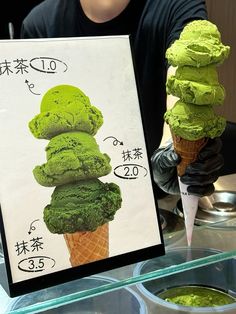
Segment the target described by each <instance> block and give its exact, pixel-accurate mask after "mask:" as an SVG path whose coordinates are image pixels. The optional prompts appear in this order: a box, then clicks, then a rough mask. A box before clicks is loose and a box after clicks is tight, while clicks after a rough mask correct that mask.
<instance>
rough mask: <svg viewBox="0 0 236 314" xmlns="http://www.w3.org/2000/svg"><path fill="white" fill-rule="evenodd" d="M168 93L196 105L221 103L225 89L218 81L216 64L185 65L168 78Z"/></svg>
mask: <svg viewBox="0 0 236 314" xmlns="http://www.w3.org/2000/svg"><path fill="white" fill-rule="evenodd" d="M166 87H167V93H168V94H172V95H174V96H177V97H179V98H180V99H181V100H182V101H184V102H187V103H192V104H196V105H221V104H223V102H224V99H225V89H224V87H223V86H222V85H221V84H219V82H218V74H217V70H216V67H215V66H205V67H201V68H197V67H191V66H183V67H179V68H177V69H176V72H175V75H172V76H170V77H169V78H168V80H167V84H166Z"/></svg>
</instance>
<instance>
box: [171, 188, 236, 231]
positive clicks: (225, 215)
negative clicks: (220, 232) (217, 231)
mask: <svg viewBox="0 0 236 314" xmlns="http://www.w3.org/2000/svg"><path fill="white" fill-rule="evenodd" d="M173 212H174V213H175V214H177V215H178V216H180V217H182V218H183V207H182V202H181V200H179V201H178V202H177V205H176V208H174V210H173ZM234 218H235V219H234ZM235 221H236V192H234V191H215V192H214V193H213V194H212V195H210V196H204V197H202V198H200V200H199V205H198V211H197V214H196V218H195V225H205V224H212V226H211V227H216V228H220V227H221V228H225V227H235V226H236V224H235Z"/></svg>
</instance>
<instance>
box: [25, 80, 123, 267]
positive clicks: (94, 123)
mask: <svg viewBox="0 0 236 314" xmlns="http://www.w3.org/2000/svg"><path fill="white" fill-rule="evenodd" d="M40 109H41V110H40V111H41V112H40V114H38V115H36V116H35V117H34V118H33V119H32V120H31V121H30V122H29V128H30V130H31V132H32V134H33V135H34V136H35V137H36V138H38V139H47V140H50V141H49V143H48V145H47V147H46V156H47V162H46V163H45V164H43V165H41V166H36V167H35V168H34V170H33V174H34V177H35V179H36V181H37V182H38V183H39V184H40V185H43V186H46V187H52V186H56V188H55V189H54V192H53V194H52V198H51V203H50V204H49V205H47V206H46V207H45V208H44V221H45V223H46V226H47V228H48V229H49V231H50V232H52V233H58V234H64V238H65V240H66V243H67V246H68V249H69V252H70V262H71V265H72V266H77V265H81V264H85V263H89V262H92V261H96V260H99V259H103V258H106V257H108V256H109V229H108V222H109V221H111V220H113V219H114V215H115V213H116V211H117V210H118V209H119V208H120V207H121V202H122V198H121V193H120V188H119V187H118V186H117V185H116V184H114V183H103V182H102V181H100V180H99V179H98V178H99V177H102V176H105V175H107V174H109V173H110V172H111V165H110V158H109V156H108V155H107V154H103V153H101V152H100V149H99V146H98V144H97V142H96V140H95V138H94V135H95V134H96V133H97V131H98V129H99V128H100V127H101V125H102V124H103V116H102V113H101V112H100V110H98V109H97V108H96V107H94V106H92V105H91V103H90V100H89V98H88V97H87V96H86V95H85V94H84V93H83V92H82V91H81V90H80V89H79V88H77V87H74V86H71V85H59V86H55V87H53V88H51V89H50V90H48V91H47V93H46V94H45V95H44V96H43V98H42V102H41V108H40Z"/></svg>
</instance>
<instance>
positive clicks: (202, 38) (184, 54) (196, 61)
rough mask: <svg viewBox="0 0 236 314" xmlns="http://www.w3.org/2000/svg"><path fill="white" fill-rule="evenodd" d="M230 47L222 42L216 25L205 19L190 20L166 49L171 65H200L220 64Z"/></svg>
mask: <svg viewBox="0 0 236 314" xmlns="http://www.w3.org/2000/svg"><path fill="white" fill-rule="evenodd" d="M229 51H230V47H229V46H225V45H223V44H222V42H221V40H220V34H219V31H218V29H217V27H216V26H215V25H214V24H213V23H211V22H209V21H206V20H203V21H201V20H199V21H193V22H190V23H189V24H187V25H186V26H185V28H184V29H183V31H182V33H181V35H180V38H179V39H177V40H176V41H175V42H174V43H173V44H172V45H171V46H170V47H169V48H168V49H167V51H166V58H167V60H168V63H169V64H171V65H172V66H175V67H176V66H184V65H189V66H195V67H201V66H206V65H209V64H215V65H217V64H221V63H223V62H224V60H225V59H226V58H227V57H228V56H229Z"/></svg>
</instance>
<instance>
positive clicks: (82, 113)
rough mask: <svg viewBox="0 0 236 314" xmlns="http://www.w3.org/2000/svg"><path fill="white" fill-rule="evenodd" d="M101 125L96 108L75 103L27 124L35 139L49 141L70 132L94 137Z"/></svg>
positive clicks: (43, 113) (101, 121)
mask: <svg viewBox="0 0 236 314" xmlns="http://www.w3.org/2000/svg"><path fill="white" fill-rule="evenodd" d="M102 124H103V117H102V114H101V112H100V111H99V110H98V109H97V108H96V107H94V106H91V105H89V104H83V103H81V102H77V103H71V104H70V105H67V106H66V108H65V109H60V110H56V109H54V110H51V111H44V112H42V113H40V114H38V115H37V116H35V117H34V118H33V119H32V120H31V121H30V122H29V128H30V130H31V132H32V134H33V135H34V136H35V137H36V138H43V139H51V138H52V137H54V136H56V135H58V134H61V133H65V132H70V131H84V132H87V133H89V134H91V135H95V134H96V133H97V131H98V129H99V128H100V127H101V125H102Z"/></svg>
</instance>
